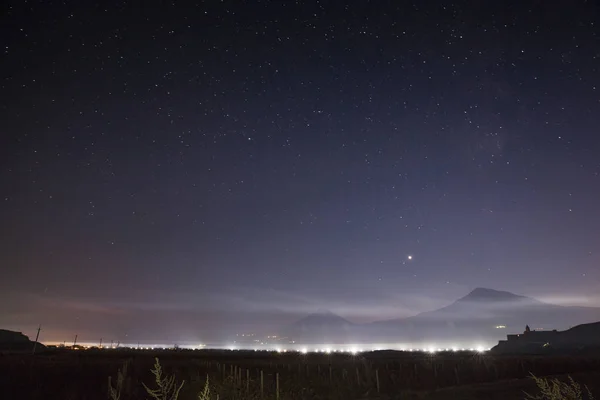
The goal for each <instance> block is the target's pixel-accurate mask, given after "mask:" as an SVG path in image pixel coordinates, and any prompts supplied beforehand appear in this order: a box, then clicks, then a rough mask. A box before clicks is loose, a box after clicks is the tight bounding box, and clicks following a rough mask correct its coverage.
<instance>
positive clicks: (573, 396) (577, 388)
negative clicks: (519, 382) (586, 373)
mask: <svg viewBox="0 0 600 400" xmlns="http://www.w3.org/2000/svg"><path fill="white" fill-rule="evenodd" d="M531 377H532V378H533V380H535V383H536V385H537V387H538V389H539V390H540V393H539V394H537V395H531V394H529V393H527V392H525V399H527V400H594V396H593V395H592V393H591V392H590V389H589V388H588V387H587V386H584V388H585V393H584V392H583V390H582V389H581V385H580V384H579V383H577V382H575V380H573V378H571V377H570V376H569V381H568V382H561V381H559V380H558V379H556V378H554V379H545V378H538V377H537V376H535V375H533V374H531Z"/></svg>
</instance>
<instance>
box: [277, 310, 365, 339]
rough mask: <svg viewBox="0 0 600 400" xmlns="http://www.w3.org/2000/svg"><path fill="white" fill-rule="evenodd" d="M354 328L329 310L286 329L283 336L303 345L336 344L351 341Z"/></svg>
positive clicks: (314, 314) (315, 314)
mask: <svg viewBox="0 0 600 400" xmlns="http://www.w3.org/2000/svg"><path fill="white" fill-rule="evenodd" d="M354 327H355V324H353V323H352V322H350V321H348V320H346V319H344V318H342V317H340V316H339V315H336V314H334V313H332V312H331V311H329V310H319V311H317V312H315V313H313V314H310V315H308V316H306V317H304V318H302V319H300V320H298V321H296V322H294V323H293V324H291V325H290V326H288V327H286V328H285V329H284V330H283V334H284V335H285V336H287V337H290V338H293V339H294V340H295V341H297V342H301V343H320V344H327V343H329V344H336V343H344V342H345V341H346V340H349V339H350V338H351V334H352V332H353V329H354Z"/></svg>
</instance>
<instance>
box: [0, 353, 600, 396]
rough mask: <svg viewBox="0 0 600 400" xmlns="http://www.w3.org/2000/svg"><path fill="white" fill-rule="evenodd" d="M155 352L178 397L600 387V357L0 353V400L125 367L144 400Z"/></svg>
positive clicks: (97, 388) (53, 391)
mask: <svg viewBox="0 0 600 400" xmlns="http://www.w3.org/2000/svg"><path fill="white" fill-rule="evenodd" d="M155 357H157V358H159V360H160V363H161V365H162V367H163V369H164V371H165V372H166V373H167V374H169V375H174V376H175V378H176V382H180V381H183V380H185V384H184V385H183V387H182V389H181V392H180V395H179V399H180V400H191V399H198V393H200V392H201V391H202V390H203V388H204V386H205V383H206V379H207V377H208V382H209V385H210V389H211V397H210V398H211V399H217V395H218V399H219V400H229V399H277V398H279V399H281V400H284V399H340V400H341V399H367V398H374V399H376V398H380V399H503V400H506V399H523V398H524V394H523V391H524V390H526V391H528V392H530V393H535V392H536V387H535V384H534V382H533V381H532V379H531V378H530V374H535V375H536V376H544V377H545V376H560V377H561V378H564V379H566V377H567V375H570V376H572V377H573V378H576V380H578V381H580V382H581V383H582V384H587V385H588V386H589V387H590V389H591V390H592V392H595V393H600V356H598V355H580V356H538V357H533V356H531V357H527V356H526V357H513V356H493V355H490V354H485V353H484V354H479V353H471V352H458V353H435V354H422V353H406V352H403V353H398V352H372V353H363V354H359V355H350V354H335V353H334V354H306V355H303V354H297V353H272V352H253V351H210V350H204V351H135V350H87V351H73V350H71V351H69V350H63V351H57V352H54V353H44V354H38V355H36V356H31V355H3V356H0V394H1V395H0V396H1V398H2V399H4V398H6V399H20V400H21V399H36V400H37V399H40V400H41V399H44V400H49V399H61V400H75V399H77V400H79V399H81V400H96V399H98V400H100V399H102V400H104V399H107V398H109V397H108V377H109V376H110V377H112V382H113V385H114V383H115V382H116V381H117V374H118V371H119V369H122V368H123V365H124V364H125V363H126V364H127V374H126V376H125V379H124V381H123V389H122V393H121V400H127V399H146V398H148V397H149V396H148V395H147V393H146V391H145V389H144V386H143V385H142V382H143V383H145V384H146V385H148V386H149V387H153V384H154V376H153V375H152V372H151V369H152V368H153V365H154V362H155Z"/></svg>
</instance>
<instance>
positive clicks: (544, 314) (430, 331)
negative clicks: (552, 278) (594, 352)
mask: <svg viewBox="0 0 600 400" xmlns="http://www.w3.org/2000/svg"><path fill="white" fill-rule="evenodd" d="M598 320H600V308H589V307H564V306H558V305H554V304H547V303H543V302H541V301H539V300H536V299H533V298H531V297H526V296H520V295H516V294H514V293H510V292H504V291H498V290H493V289H487V288H477V289H475V290H473V291H472V292H470V293H469V294H468V295H466V296H465V297H462V298H460V299H458V300H457V301H455V302H454V303H452V304H450V305H449V306H446V307H443V308H440V309H438V310H434V311H428V312H424V313H421V314H418V315H415V316H413V317H409V318H404V319H401V320H394V321H387V322H386V323H384V326H386V327H387V328H388V329H387V331H388V332H387V333H388V336H389V333H391V332H389V328H390V327H392V328H395V329H393V330H392V331H394V330H395V331H396V332H398V334H400V335H401V336H402V337H404V338H406V340H408V341H412V342H414V341H421V342H434V343H435V342H438V343H440V342H441V343H443V344H447V345H450V344H451V343H462V344H465V345H467V344H468V343H473V344H474V343H478V342H481V343H484V342H485V343H490V342H495V341H496V340H499V339H500V338H503V337H504V336H505V335H506V333H507V331H510V330H513V331H520V330H522V329H523V327H524V326H525V325H527V324H529V326H531V327H532V328H534V329H535V328H543V329H566V328H569V327H571V326H573V325H577V324H581V323H586V322H594V321H598ZM490 344H491V343H490Z"/></svg>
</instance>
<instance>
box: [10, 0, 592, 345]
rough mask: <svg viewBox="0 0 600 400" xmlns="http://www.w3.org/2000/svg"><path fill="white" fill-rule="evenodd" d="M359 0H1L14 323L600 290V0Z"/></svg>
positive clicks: (246, 326) (579, 295) (108, 330)
mask: <svg viewBox="0 0 600 400" xmlns="http://www.w3.org/2000/svg"><path fill="white" fill-rule="evenodd" d="M347 3H348V4H350V5H346V6H343V2H334V1H329V2H328V1H296V2H294V1H248V2H241V1H226V0H225V1H224V0H221V1H217V0H213V1H204V2H197V4H196V5H195V6H192V5H187V4H188V3H171V2H150V3H144V4H145V6H144V7H143V8H140V7H139V6H138V5H137V3H136V4H133V3H131V4H128V2H122V1H121V2H100V3H97V4H96V3H92V2H89V1H67V2H49V1H44V2H42V1H10V0H9V1H7V2H3V3H2V10H1V12H0V41H1V56H0V121H1V127H0V129H1V132H2V135H1V138H0V201H1V203H0V204H1V207H0V223H1V226H0V238H1V240H0V266H1V278H0V327H3V328H10V329H15V330H18V331H23V332H24V333H26V334H29V335H33V336H35V330H36V328H37V326H38V324H42V329H43V330H42V335H41V339H44V340H60V341H62V340H71V339H72V337H73V336H74V334H79V335H80V338H82V339H80V340H88V341H97V340H99V338H100V337H103V338H104V340H105V341H107V340H109V339H114V340H115V341H117V340H120V341H122V342H123V341H127V340H129V341H136V340H149V341H155V342H159V343H160V342H161V341H168V340H172V341H175V340H197V341H199V340H207V338H213V337H220V335H223V334H225V333H232V332H237V331H238V330H239V331H244V330H246V331H250V330H252V331H255V330H257V329H259V327H261V328H260V329H263V330H264V329H270V327H276V326H280V325H282V324H286V323H288V322H290V321H292V320H294V319H295V318H298V317H299V316H302V315H305V314H307V313H310V312H314V311H316V310H317V309H323V308H324V309H329V310H331V311H333V312H336V313H338V314H340V315H342V316H344V317H345V318H348V319H349V320H351V321H355V322H364V321H373V320H378V319H386V318H394V317H402V316H408V315H412V314H414V313H417V312H420V311H425V310H430V309H434V308H437V307H440V306H443V305H446V304H448V303H450V302H452V301H453V300H455V299H456V298H458V297H461V296H463V295H465V294H466V293H468V292H469V291H470V290H472V289H473V288H475V287H490V288H495V289H499V290H508V291H512V292H515V293H518V294H524V295H529V296H534V297H537V298H540V299H542V300H548V301H552V302H556V303H559V304H587V305H600V299H599V297H598V293H600V268H599V263H600V248H599V243H600V225H599V223H600V211H599V205H600V201H599V199H600V132H599V126H600V35H599V31H600V10H599V8H598V5H597V4H596V2H594V1H580V0H575V1H573V0H570V1H567V0H556V1H551V2H542V1H517V0H509V1H481V2H476V1H455V2H445V3H443V4H442V3H439V2H417V1H415V2H406V1H383V0H381V1H355V2H347ZM150 4H153V5H152V6H151V5H150ZM190 4H191V3H190ZM268 327H269V328H268Z"/></svg>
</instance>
